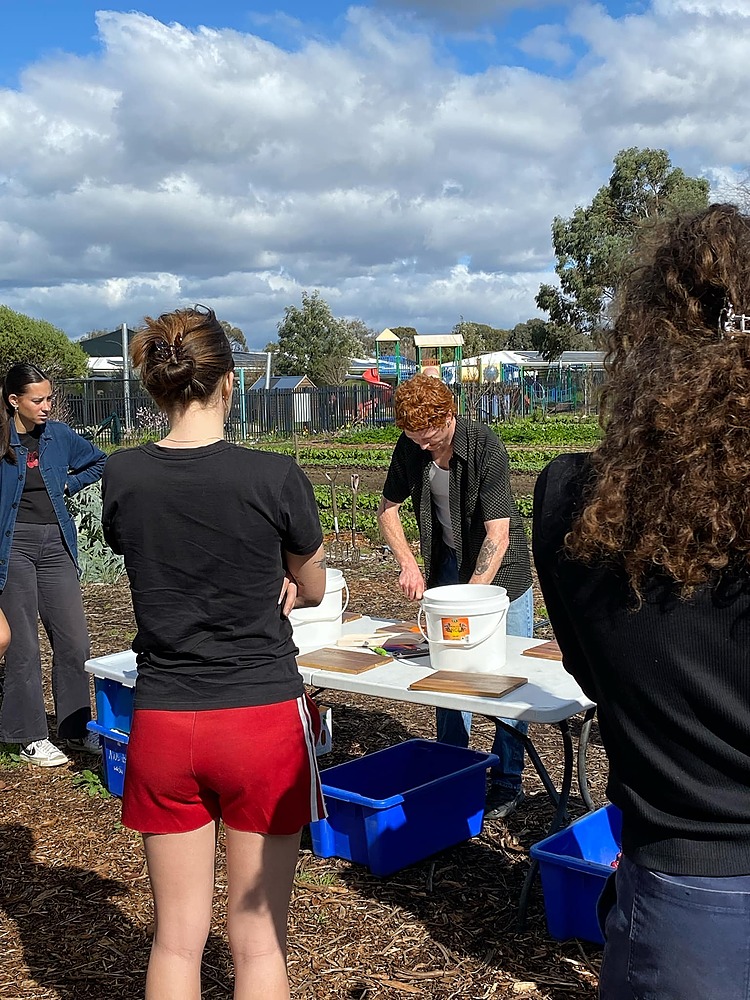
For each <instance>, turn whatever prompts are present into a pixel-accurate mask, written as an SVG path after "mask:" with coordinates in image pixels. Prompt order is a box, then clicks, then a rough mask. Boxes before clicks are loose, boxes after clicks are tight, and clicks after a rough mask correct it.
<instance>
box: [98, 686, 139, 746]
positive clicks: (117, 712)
mask: <svg viewBox="0 0 750 1000" xmlns="http://www.w3.org/2000/svg"><path fill="white" fill-rule="evenodd" d="M134 693H135V689H134V688H132V687H125V685H124V684H121V683H120V682H119V681H115V680H112V679H111V678H109V677H97V676H94V694H95V696H96V721H97V722H98V723H99V724H100V725H102V726H104V728H105V729H116V730H117V732H118V733H129V732H130V727H131V725H132V722H133V696H134Z"/></svg>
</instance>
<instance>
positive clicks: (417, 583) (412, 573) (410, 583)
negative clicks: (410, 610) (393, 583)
mask: <svg viewBox="0 0 750 1000" xmlns="http://www.w3.org/2000/svg"><path fill="white" fill-rule="evenodd" d="M398 585H399V587H400V588H401V590H402V592H403V594H404V596H405V597H408V598H409V600H410V601H421V600H422V595H423V594H424V590H425V583H424V577H423V576H422V572H421V570H420V569H419V566H417V564H416V563H414V564H413V565H407V566H405V567H404V568H403V569H402V570H401V572H400V573H399V577H398Z"/></svg>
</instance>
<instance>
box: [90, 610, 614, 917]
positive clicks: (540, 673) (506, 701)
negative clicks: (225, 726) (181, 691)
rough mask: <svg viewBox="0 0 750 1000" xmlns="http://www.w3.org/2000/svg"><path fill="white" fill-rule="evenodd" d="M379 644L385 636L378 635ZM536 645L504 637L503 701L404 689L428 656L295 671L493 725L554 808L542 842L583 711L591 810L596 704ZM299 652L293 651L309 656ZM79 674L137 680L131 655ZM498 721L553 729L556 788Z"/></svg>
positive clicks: (426, 665)
mask: <svg viewBox="0 0 750 1000" xmlns="http://www.w3.org/2000/svg"><path fill="white" fill-rule="evenodd" d="M390 624H393V623H392V622H390V621H386V620H383V619H375V618H370V617H367V616H365V617H363V618H358V619H355V620H354V621H350V622H346V623H345V624H344V627H343V631H344V633H357V632H360V633H361V632H369V631H374V630H375V629H377V628H378V627H380V626H384V625H390ZM383 638H384V640H385V639H386V638H387V636H386V635H384V636H383ZM542 641H543V640H540V639H526V638H519V637H517V636H508V637H507V654H506V663H505V666H504V667H503V669H502V673H503V674H507V675H509V676H512V677H526V678H528V680H527V683H525V684H523V685H521V686H520V687H518V688H516V689H515V690H514V691H511V692H510V693H509V694H507V695H505V696H504V697H502V698H486V697H478V696H475V695H466V694H452V693H448V692H438V691H410V690H409V686H410V685H411V684H412V683H413V682H414V681H417V680H421V678H423V677H427V676H428V675H429V674H430V673H432V667H431V666H430V661H429V657H420V658H418V659H413V660H409V659H397V660H393V661H391V662H389V663H384V664H382V665H380V666H377V667H374V668H373V669H372V670H367V671H364V672H363V673H359V674H350V673H343V672H341V671H336V670H322V669H320V668H319V667H305V666H300V667H299V671H300V674H301V675H302V678H303V680H304V681H305V683H306V684H308V685H310V686H311V687H314V688H316V689H318V690H325V689H329V690H333V691H350V692H352V693H354V694H362V695H368V696H370V697H372V698H385V699H391V700H394V701H404V702H411V703H414V704H419V705H432V706H434V707H436V708H453V709H458V710H459V711H462V712H472V713H473V714H478V715H483V716H487V717H489V718H491V719H493V720H495V721H497V722H498V724H499V725H501V726H503V727H504V728H505V730H506V731H507V732H508V733H510V734H511V735H512V736H513V737H514V738H515V739H518V740H520V742H522V743H523V745H524V748H525V750H526V752H527V754H528V756H529V759H530V760H531V762H532V764H533V765H534V768H535V770H536V772H537V774H538V775H539V777H540V779H541V781H542V783H543V785H544V787H545V790H546V791H547V794H548V795H549V797H550V799H551V800H552V803H553V805H554V806H555V813H554V817H553V819H552V823H551V824H550V827H549V830H548V834H547V835H548V836H549V835H550V834H552V833H554V832H555V831H556V830H558V829H559V828H560V826H561V825H562V823H563V822H564V820H565V816H566V809H567V804H568V799H569V796H570V789H571V786H572V781H573V766H574V751H573V739H572V736H571V733H570V727H569V724H568V723H569V720H570V719H571V718H572V717H573V716H575V715H578V714H580V713H584V720H583V726H582V729H581V735H580V737H579V743H578V784H579V788H580V791H581V797H582V798H583V800H584V802H585V804H586V807H587V808H588V809H593V808H594V804H593V802H592V801H591V797H590V795H589V792H588V783H587V780H586V746H587V743H588V736H589V732H590V728H591V723H592V720H593V717H594V713H595V711H596V706H595V705H594V703H593V702H592V701H590V699H589V698H587V697H586V695H585V694H584V693H583V691H581V689H580V687H579V686H578V684H577V683H576V681H575V680H574V679H573V677H571V675H570V674H569V673H567V671H566V670H565V669H564V668H563V665H562V663H561V662H560V661H559V660H544V659H539V658H537V657H529V656H523V655H522V654H523V650H525V649H529V648H530V647H531V646H535V645H539V644H540V643H541V642H542ZM308 651H309V650H306V649H304V648H302V649H301V650H300V652H302V653H304V652H308ZM86 669H87V670H88V671H89V672H91V673H95V674H98V675H100V676H105V677H111V678H114V679H119V681H120V683H124V684H125V685H126V686H128V687H132V686H133V684H134V683H135V679H136V667H135V654H134V653H133V652H132V651H131V650H127V651H124V652H120V653H113V654H112V655H111V656H102V657H97V658H96V659H92V660H89V661H87V663H86ZM502 719H518V720H521V721H523V722H535V723H543V724H548V725H556V726H557V727H558V729H559V730H560V733H561V736H562V741H563V779H562V784H561V787H560V790H559V792H558V790H557V789H556V788H555V785H554V782H553V781H552V779H551V777H550V776H549V773H548V771H547V769H546V768H545V766H544V764H543V763H542V761H541V759H540V757H539V754H538V752H537V750H536V748H535V746H534V744H533V742H532V740H531V739H530V738H529V736H528V735H526V734H524V733H519V731H518V730H517V729H514V728H513V727H512V726H505V725H504V724H503V722H502ZM535 872H536V862H532V864H531V868H530V870H529V873H528V876H527V879H526V883H525V884H524V888H523V892H522V894H521V900H520V904H519V912H520V916H521V921H522V922H523V919H524V915H525V912H526V904H527V900H528V894H529V891H530V889H531V885H532V882H533V878H534V874H535Z"/></svg>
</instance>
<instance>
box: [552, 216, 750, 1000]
mask: <svg viewBox="0 0 750 1000" xmlns="http://www.w3.org/2000/svg"><path fill="white" fill-rule="evenodd" d="M651 238H652V240H653V243H652V245H650V246H648V247H645V248H641V250H640V257H639V262H638V266H637V267H636V268H635V269H634V270H633V272H632V273H631V275H630V277H629V278H628V279H627V281H626V282H625V286H624V288H623V290H622V294H621V305H620V308H619V312H618V315H617V318H616V321H615V323H614V326H613V327H612V330H611V333H610V335H609V349H608V354H607V368H608V373H609V374H608V380H607V383H606V386H605V390H604V394H603V398H602V404H601V422H602V427H603V430H604V436H603V440H602V442H601V444H600V445H599V446H598V447H597V448H596V449H595V450H594V452H593V453H592V454H591V455H564V456H560V457H559V458H557V459H555V461H554V462H552V463H551V464H550V465H549V466H548V467H547V468H546V469H545V470H544V472H543V473H542V475H541V476H540V477H539V480H538V482H537V485H536V489H535V493H534V537H533V552H534V559H535V561H536V567H537V571H538V573H539V583H540V585H541V588H542V592H543V594H544V599H545V602H546V606H547V610H548V612H549V616H550V621H551V623H552V626H553V628H554V631H555V635H556V637H557V640H558V642H559V644H560V648H561V650H562V653H563V662H564V664H565V667H566V669H567V670H569V671H570V672H571V673H572V674H573V675H574V676H575V678H576V679H577V680H578V682H579V683H580V685H581V687H582V688H583V690H584V691H585V692H586V694H587V695H588V696H589V697H590V698H591V699H592V700H594V701H596V703H597V706H598V713H599V725H600V730H601V736H602V740H603V742H604V746H605V749H606V751H607V754H608V757H609V766H610V772H609V782H608V786H607V792H608V795H609V798H610V799H611V801H612V802H613V803H615V805H617V806H619V808H620V809H621V810H622V814H623V826H622V858H621V861H620V864H619V867H618V869H617V872H616V874H615V875H614V876H613V878H612V879H611V880H610V882H608V885H607V889H606V890H605V893H604V895H603V897H602V900H601V901H600V917H601V919H602V922H603V929H604V932H605V937H606V946H605V951H604V960H603V964H602V970H601V979H600V996H601V997H602V998H605V1000H626V998H628V1000H632V998H651V997H653V998H657V997H658V998H659V1000H694V998H698V997H700V998H702V1000H748V997H750V695H749V694H748V692H749V690H750V688H749V686H748V685H749V679H750V517H748V496H750V315H748V313H750V218H749V217H748V216H746V215H743V214H742V213H741V212H740V211H739V210H738V209H736V208H735V207H733V206H727V205H712V206H711V207H710V208H708V209H707V210H704V211H702V212H700V213H698V214H695V215H689V216H679V217H677V218H674V219H672V220H670V221H668V222H667V223H665V224H663V226H662V227H660V228H659V229H658V230H657V231H656V233H655V234H652V237H651Z"/></svg>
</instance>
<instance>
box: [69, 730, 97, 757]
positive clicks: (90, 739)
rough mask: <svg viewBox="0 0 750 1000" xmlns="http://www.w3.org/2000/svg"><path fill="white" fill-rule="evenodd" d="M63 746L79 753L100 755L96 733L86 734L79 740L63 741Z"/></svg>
mask: <svg viewBox="0 0 750 1000" xmlns="http://www.w3.org/2000/svg"><path fill="white" fill-rule="evenodd" d="M65 746H66V747H68V748H69V749H70V750H78V751H79V752H80V753H90V754H97V755H98V754H100V753H101V752H102V748H101V744H100V742H99V736H98V735H97V734H96V733H86V735H85V736H84V737H83V738H82V739H80V740H65Z"/></svg>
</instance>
